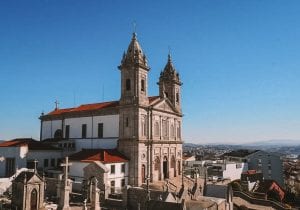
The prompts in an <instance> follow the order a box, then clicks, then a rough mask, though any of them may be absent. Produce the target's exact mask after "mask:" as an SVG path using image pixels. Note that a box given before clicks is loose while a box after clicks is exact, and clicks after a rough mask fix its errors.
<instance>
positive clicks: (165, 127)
mask: <svg viewBox="0 0 300 210" xmlns="http://www.w3.org/2000/svg"><path fill="white" fill-rule="evenodd" d="M162 134H163V136H164V137H167V136H168V122H167V120H163V121H162Z"/></svg>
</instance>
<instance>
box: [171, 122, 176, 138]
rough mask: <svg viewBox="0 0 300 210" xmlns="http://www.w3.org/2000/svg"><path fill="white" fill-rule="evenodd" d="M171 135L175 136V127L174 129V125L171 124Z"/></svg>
mask: <svg viewBox="0 0 300 210" xmlns="http://www.w3.org/2000/svg"><path fill="white" fill-rule="evenodd" d="M171 137H175V129H174V125H173V124H172V125H171Z"/></svg>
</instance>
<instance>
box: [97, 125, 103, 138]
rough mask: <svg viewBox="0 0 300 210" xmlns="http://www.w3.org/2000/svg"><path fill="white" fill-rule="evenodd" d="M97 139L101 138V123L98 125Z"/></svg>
mask: <svg viewBox="0 0 300 210" xmlns="http://www.w3.org/2000/svg"><path fill="white" fill-rule="evenodd" d="M98 138H103V123H98Z"/></svg>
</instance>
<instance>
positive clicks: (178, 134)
mask: <svg viewBox="0 0 300 210" xmlns="http://www.w3.org/2000/svg"><path fill="white" fill-rule="evenodd" d="M180 137H181V130H180V123H178V127H177V138H180Z"/></svg>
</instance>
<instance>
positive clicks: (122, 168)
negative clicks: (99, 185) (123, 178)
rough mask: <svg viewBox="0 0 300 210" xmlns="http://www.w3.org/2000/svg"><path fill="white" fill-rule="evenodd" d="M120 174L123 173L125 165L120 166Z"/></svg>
mask: <svg viewBox="0 0 300 210" xmlns="http://www.w3.org/2000/svg"><path fill="white" fill-rule="evenodd" d="M121 172H122V173H125V164H122V165H121Z"/></svg>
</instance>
